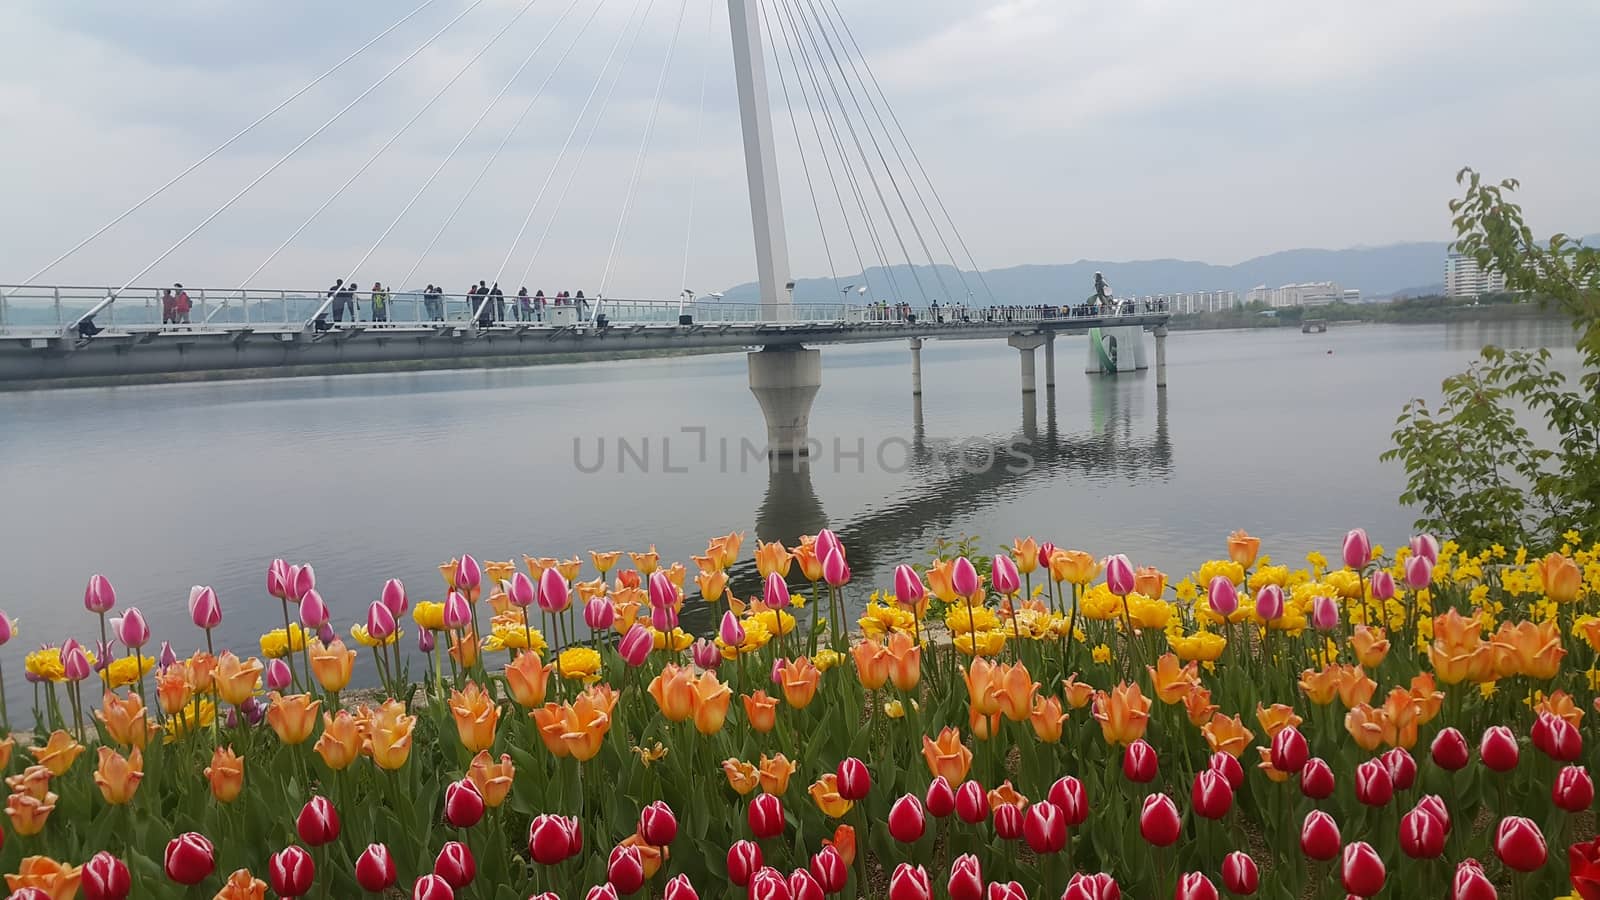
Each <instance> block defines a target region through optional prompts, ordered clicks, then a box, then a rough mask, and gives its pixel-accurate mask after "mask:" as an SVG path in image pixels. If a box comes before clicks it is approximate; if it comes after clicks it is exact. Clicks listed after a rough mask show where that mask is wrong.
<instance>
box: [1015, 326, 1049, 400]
mask: <svg viewBox="0 0 1600 900" xmlns="http://www.w3.org/2000/svg"><path fill="white" fill-rule="evenodd" d="M1006 343H1008V344H1010V345H1011V346H1013V347H1015V348H1017V352H1018V353H1019V354H1021V357H1022V392H1023V393H1024V394H1032V393H1036V392H1037V391H1038V383H1037V379H1036V378H1035V376H1034V361H1033V351H1035V350H1037V349H1039V348H1040V347H1041V346H1043V345H1044V335H1042V334H1013V335H1012V336H1011V337H1010V338H1008V339H1006Z"/></svg>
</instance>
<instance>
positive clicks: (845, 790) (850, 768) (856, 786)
mask: <svg viewBox="0 0 1600 900" xmlns="http://www.w3.org/2000/svg"><path fill="white" fill-rule="evenodd" d="M835 777H836V778H837V780H838V782H839V796H841V797H843V798H844V799H846V800H850V801H852V802H854V801H856V800H865V799H866V798H867V794H868V792H870V791H871V790H872V774H871V773H870V772H868V771H867V764H866V763H864V762H862V761H861V760H859V759H856V758H855V757H854V756H850V757H846V758H845V759H844V760H843V761H841V762H840V763H839V768H838V770H837V771H836V773H835Z"/></svg>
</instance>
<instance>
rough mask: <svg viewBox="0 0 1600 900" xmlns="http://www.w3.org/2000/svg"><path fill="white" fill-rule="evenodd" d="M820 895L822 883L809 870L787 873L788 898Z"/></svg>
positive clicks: (804, 899)
mask: <svg viewBox="0 0 1600 900" xmlns="http://www.w3.org/2000/svg"><path fill="white" fill-rule="evenodd" d="M680 877H682V876H680ZM822 896H823V895H822V885H821V884H820V883H819V882H818V881H817V879H816V878H815V877H814V876H812V874H811V873H810V872H808V871H806V870H805V869H795V870H794V871H793V872H790V873H789V900H822Z"/></svg>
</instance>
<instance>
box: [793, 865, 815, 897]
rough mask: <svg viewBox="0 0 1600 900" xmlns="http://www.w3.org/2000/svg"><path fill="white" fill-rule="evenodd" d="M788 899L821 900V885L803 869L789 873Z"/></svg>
mask: <svg viewBox="0 0 1600 900" xmlns="http://www.w3.org/2000/svg"><path fill="white" fill-rule="evenodd" d="M789 900H822V885H821V884H819V883H818V882H817V879H815V878H813V877H811V873H810V872H807V871H806V870H805V869H795V870H794V871H793V872H790V873H789Z"/></svg>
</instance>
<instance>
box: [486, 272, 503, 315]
mask: <svg viewBox="0 0 1600 900" xmlns="http://www.w3.org/2000/svg"><path fill="white" fill-rule="evenodd" d="M489 296H490V297H491V298H492V299H493V300H494V320H495V321H496V322H504V321H505V320H506V294H505V291H502V290H500V282H498V281H496V282H495V283H494V288H493V289H491V290H490V291H489Z"/></svg>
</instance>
